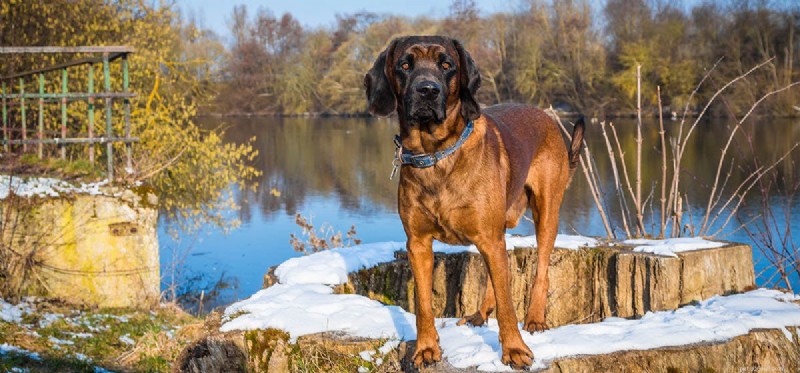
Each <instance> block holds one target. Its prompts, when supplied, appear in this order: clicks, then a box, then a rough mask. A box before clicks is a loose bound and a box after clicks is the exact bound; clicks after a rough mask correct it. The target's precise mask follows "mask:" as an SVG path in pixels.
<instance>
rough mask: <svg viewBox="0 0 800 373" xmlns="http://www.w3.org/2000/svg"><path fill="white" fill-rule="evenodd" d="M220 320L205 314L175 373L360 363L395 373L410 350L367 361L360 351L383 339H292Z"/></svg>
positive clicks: (320, 368) (345, 368) (336, 368)
mask: <svg viewBox="0 0 800 373" xmlns="http://www.w3.org/2000/svg"><path fill="white" fill-rule="evenodd" d="M220 324H221V314H220V313H213V314H211V315H209V316H208V317H207V318H206V323H205V329H206V335H204V336H202V337H200V338H198V340H196V341H195V342H193V343H192V344H191V345H189V346H188V347H187V348H185V349H184V350H183V351H182V352H181V354H180V356H179V358H178V359H177V360H176V362H175V365H174V366H173V371H174V372H180V373H200V372H256V373H260V372H269V373H284V372H286V373H288V372H294V371H310V372H355V371H357V370H358V368H359V367H360V366H370V367H371V370H370V371H371V372H397V371H400V361H401V359H402V355H401V353H404V352H405V351H406V349H407V347H406V343H400V345H399V346H398V347H397V348H395V349H393V350H391V351H389V352H388V353H386V354H381V353H379V352H376V353H375V355H373V358H372V359H371V360H370V361H367V360H363V359H362V357H361V356H360V353H362V352H363V351H378V350H379V349H380V348H381V347H382V346H383V344H384V343H385V342H386V341H385V340H378V339H367V338H356V337H350V336H348V335H346V334H343V333H336V332H327V333H317V334H309V335H304V336H301V337H299V338H297V341H296V342H295V343H290V342H289V334H287V333H286V332H284V331H281V330H278V329H266V330H250V331H234V332H226V333H222V332H219V326H220ZM377 358H380V363H378V362H377Z"/></svg>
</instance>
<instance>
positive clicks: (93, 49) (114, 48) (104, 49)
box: [0, 45, 136, 54]
mask: <svg viewBox="0 0 800 373" xmlns="http://www.w3.org/2000/svg"><path fill="white" fill-rule="evenodd" d="M135 51H136V49H134V48H133V47H130V46H126V45H108V46H84V47H0V54H10V53H133V52H135Z"/></svg>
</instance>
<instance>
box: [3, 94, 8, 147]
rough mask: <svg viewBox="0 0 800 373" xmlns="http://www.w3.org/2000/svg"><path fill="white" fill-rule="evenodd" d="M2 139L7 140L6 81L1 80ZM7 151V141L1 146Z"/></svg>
mask: <svg viewBox="0 0 800 373" xmlns="http://www.w3.org/2000/svg"><path fill="white" fill-rule="evenodd" d="M3 140H5V141H8V106H7V105H6V82H3ZM3 150H5V151H6V152H8V143H6V144H5V145H4V146H3Z"/></svg>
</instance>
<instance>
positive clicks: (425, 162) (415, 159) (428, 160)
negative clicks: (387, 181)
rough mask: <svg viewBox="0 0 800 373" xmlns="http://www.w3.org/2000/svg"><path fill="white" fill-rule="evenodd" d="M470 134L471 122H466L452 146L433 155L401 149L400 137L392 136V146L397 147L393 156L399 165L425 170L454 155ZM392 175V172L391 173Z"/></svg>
mask: <svg viewBox="0 0 800 373" xmlns="http://www.w3.org/2000/svg"><path fill="white" fill-rule="evenodd" d="M471 133H472V121H469V122H467V125H466V126H465V127H464V130H463V131H462V132H461V137H460V138H459V139H458V141H456V143H455V144H453V146H450V147H448V148H447V149H444V150H440V151H438V152H436V153H433V154H426V153H423V154H414V153H412V152H410V151H408V150H406V149H403V145H402V143H401V142H400V135H395V136H394V145H395V146H396V147H397V153H396V154H395V161H396V162H397V161H399V162H400V164H407V165H411V166H414V167H416V168H427V167H431V166H433V165H434V164H436V162H439V161H441V160H442V159H445V158H447V157H448V156H450V155H451V154H453V153H455V152H456V150H458V148H460V147H461V145H464V142H465V141H467V138H468V137H469V135H470V134H471ZM392 174H394V172H393V173H392Z"/></svg>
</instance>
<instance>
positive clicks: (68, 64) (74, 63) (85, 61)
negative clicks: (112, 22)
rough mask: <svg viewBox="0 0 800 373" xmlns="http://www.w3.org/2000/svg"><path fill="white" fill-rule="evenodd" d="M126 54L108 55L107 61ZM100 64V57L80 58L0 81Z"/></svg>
mask: <svg viewBox="0 0 800 373" xmlns="http://www.w3.org/2000/svg"><path fill="white" fill-rule="evenodd" d="M0 49H2V47H0ZM126 54H127V52H115V53H110V54H109V55H108V61H114V60H116V59H118V58H121V57H122V56H124V55H126ZM100 62H103V58H102V57H90V58H81V59H79V60H74V61H69V62H64V63H60V64H56V65H51V66H48V67H44V68H41V69H35V70H28V71H23V72H21V73H15V74H11V75H6V76H2V77H0V80H9V79H14V78H19V77H24V76H28V75H34V74H39V73H46V72H50V71H55V70H60V69H63V68H66V67H73V66H80V65H89V64H94V63H100Z"/></svg>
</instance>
